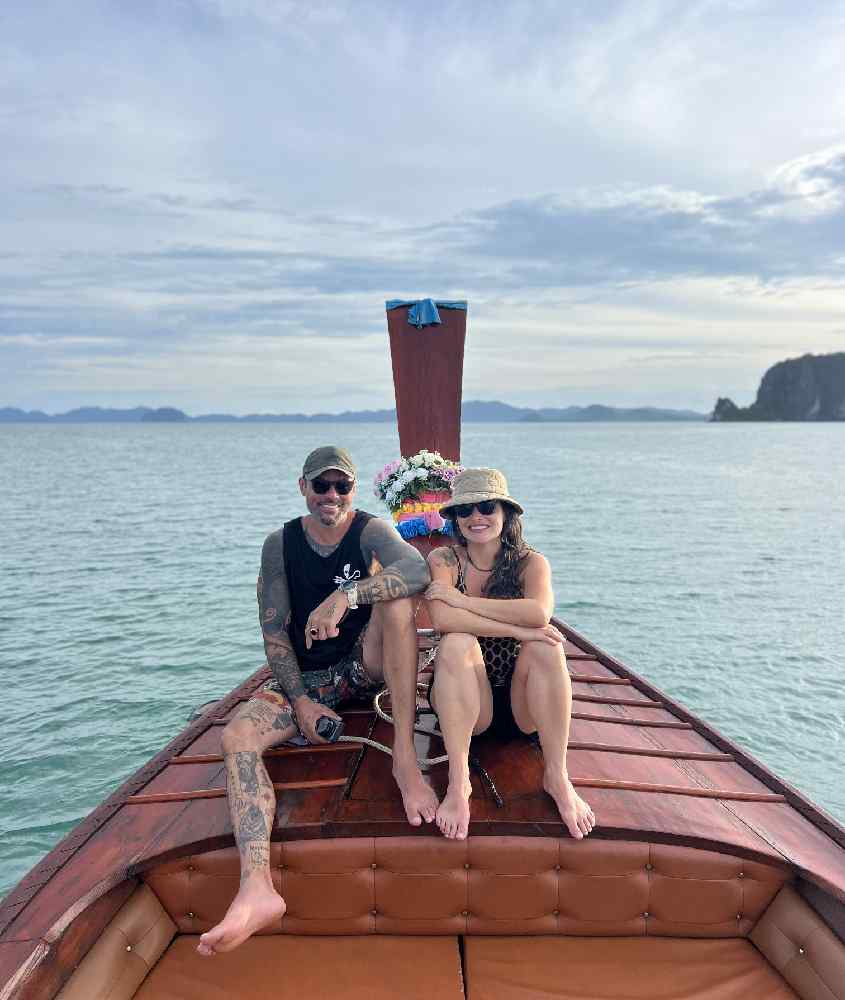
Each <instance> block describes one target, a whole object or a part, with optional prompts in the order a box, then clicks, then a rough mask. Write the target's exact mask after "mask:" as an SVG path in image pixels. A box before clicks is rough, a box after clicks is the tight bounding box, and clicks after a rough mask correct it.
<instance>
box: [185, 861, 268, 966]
mask: <svg viewBox="0 0 845 1000" xmlns="http://www.w3.org/2000/svg"><path fill="white" fill-rule="evenodd" d="M286 909H287V907H286V906H285V901H284V900H283V899H282V897H281V896H280V895H279V894H278V893H277V892H276V890H275V889H273V888H272V886H268V885H267V883H266V882H265V881H264V880H263V879H262V880H261V881H260V882H259V880H258V879H250V880H248V881H247V882H244V884H243V885H242V886H241V887H240V889H239V890H238V894H237V896H235V898H234V899H233V900H232V905H231V906H230V907H229V909H228V910H227V911H226V916H225V917H223V919H222V920H221V921H220V923H219V924H217V926H216V927H212V928H211V930H210V931H206V932H205V934H202V935H201V936H200V940H199V944H198V945H197V951H198V952H199V953H200V955H206V956H208V955H216V954H217V953H218V952H223V951H232V949H233V948H237V947H238V945H239V944H243V943H244V941H246V939H247V938H248V937H251V936H252V935H253V934H254V933H255V932H256V931H260V930H261V928H262V927H266V926H267V924H269V923H270V922H271V921H273V920H280V919H281V918H282V916H284V912H285V910H286Z"/></svg>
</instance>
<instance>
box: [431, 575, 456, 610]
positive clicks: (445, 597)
mask: <svg viewBox="0 0 845 1000" xmlns="http://www.w3.org/2000/svg"><path fill="white" fill-rule="evenodd" d="M425 596H426V600H429V601H443V603H444V604H449V605H451V607H453V608H462V607H463V606H464V603H465V598H464V595H463V594H462V593H461V592H460V590H458V588H457V587H453V586H452V585H451V584H449V583H443V582H442V581H441V580H435V581H434V582H433V583H430V584H429V585H428V589H427V590H426V592H425Z"/></svg>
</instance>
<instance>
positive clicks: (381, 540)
mask: <svg viewBox="0 0 845 1000" xmlns="http://www.w3.org/2000/svg"><path fill="white" fill-rule="evenodd" d="M361 555H362V556H363V557H364V562H366V563H367V565H368V566H369V565H370V564H371V563H372V561H373V560H374V559H375V560H376V561H377V562H378V564H379V565H380V566H381V567H382V569H381V572H380V573H376V574H375V575H374V576H371V577H368V578H367V579H366V580H362V581H361V583H359V584H358V603H359V604H378V603H380V602H381V601H395V600H396V599H397V598H399V597H410V596H411V595H412V594H418V593H419V592H420V591H421V590H424V589H425V588H426V587H427V586H428V582H429V580H430V579H431V574H430V573H429V571H428V566H427V565H426V561H425V559H423V557H422V555H421V554H420V553H419V552H417V550H416V549H415V548H414V546H413V545H409V544H408V543H407V542H406V541H405V540H404V539H403V538H402V536H401V535H400V534H399V532H398V531H397V530H396V529H395V528H394V527H393V526H392V525H390V524H388V523H387V521H382V520H381V519H380V518H376V517H374V518H373V519H372V520H371V521H369V522H368V523H367V526H366V527H365V528H364V530H363V531H362V532H361Z"/></svg>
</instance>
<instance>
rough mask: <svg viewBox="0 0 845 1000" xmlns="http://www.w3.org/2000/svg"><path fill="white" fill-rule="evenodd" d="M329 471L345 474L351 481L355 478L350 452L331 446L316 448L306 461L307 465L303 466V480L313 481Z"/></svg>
mask: <svg viewBox="0 0 845 1000" xmlns="http://www.w3.org/2000/svg"><path fill="white" fill-rule="evenodd" d="M329 469H336V470H337V471H338V472H343V473H344V474H345V475H347V476H349V478H350V479H354V478H355V466H354V465H353V464H352V458H351V457H350V455H349V452H348V451H347V450H346V449H345V448H336V447H335V446H334V445H331V444H329V445H325V446H324V447H322V448H315V449H314V451H312V452H311V454H310V455H309V456H308V458H306V459H305V464H304V465H303V466H302V478H303V479H313V478H314V477H315V476H319V475H320V473H321V472H328V470H329Z"/></svg>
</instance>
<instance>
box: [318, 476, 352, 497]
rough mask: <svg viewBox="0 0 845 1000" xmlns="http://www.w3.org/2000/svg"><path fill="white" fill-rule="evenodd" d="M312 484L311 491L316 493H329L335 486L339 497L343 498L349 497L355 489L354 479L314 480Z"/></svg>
mask: <svg viewBox="0 0 845 1000" xmlns="http://www.w3.org/2000/svg"><path fill="white" fill-rule="evenodd" d="M310 482H311V489H312V490H313V491H314V492H315V493H328V492H329V490H330V489H331V488H332V486H334V488H335V489H336V490H337V492H338V495H339V496H342V497H345V496H348V495H349V494H350V493H351V492H352V490H353V489H354V488H355V480H354V479H312V480H310Z"/></svg>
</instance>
